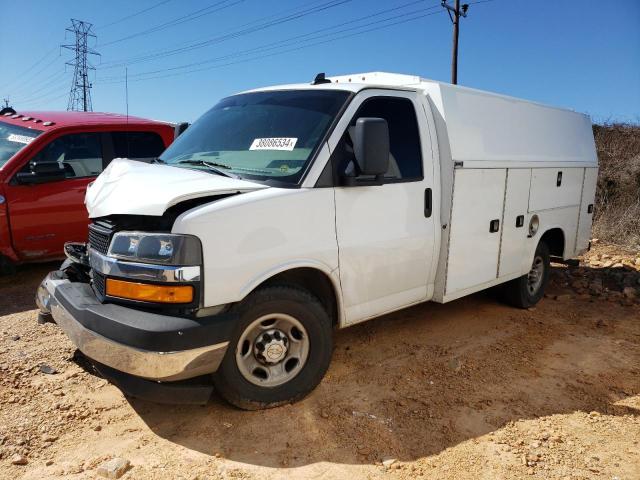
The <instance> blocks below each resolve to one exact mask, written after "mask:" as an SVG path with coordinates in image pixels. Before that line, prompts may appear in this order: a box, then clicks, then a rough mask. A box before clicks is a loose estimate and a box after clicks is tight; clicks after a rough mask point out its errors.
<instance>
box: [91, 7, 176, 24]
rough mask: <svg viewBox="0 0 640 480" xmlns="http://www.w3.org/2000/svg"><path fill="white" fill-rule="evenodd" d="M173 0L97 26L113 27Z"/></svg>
mask: <svg viewBox="0 0 640 480" xmlns="http://www.w3.org/2000/svg"><path fill="white" fill-rule="evenodd" d="M171 1H172V0H163V1H162V2H158V3H156V4H155V5H152V6H150V7H148V8H145V9H143V10H140V11H139V12H136V13H132V14H131V15H126V16H124V17H122V18H120V19H118V20H115V21H113V22H111V23H107V24H106V25H100V26H99V27H96V30H102V29H104V28H107V27H112V26H113V25H117V24H119V23H122V22H125V21H127V20H129V19H131V18H133V17H137V16H138V15H142V14H143V13H147V12H149V11H151V10H153V9H155V8H158V7H160V6H162V5H164V4H165V3H169V2H171Z"/></svg>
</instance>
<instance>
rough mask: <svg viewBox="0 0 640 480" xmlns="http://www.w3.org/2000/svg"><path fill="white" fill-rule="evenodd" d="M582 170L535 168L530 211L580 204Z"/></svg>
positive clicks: (532, 179) (532, 178)
mask: <svg viewBox="0 0 640 480" xmlns="http://www.w3.org/2000/svg"><path fill="white" fill-rule="evenodd" d="M582 171H583V169H582V168H535V169H533V173H532V174H531V195H530V197H529V211H530V212H538V211H540V210H549V209H551V208H561V207H573V206H577V205H579V204H580V192H581V191H582Z"/></svg>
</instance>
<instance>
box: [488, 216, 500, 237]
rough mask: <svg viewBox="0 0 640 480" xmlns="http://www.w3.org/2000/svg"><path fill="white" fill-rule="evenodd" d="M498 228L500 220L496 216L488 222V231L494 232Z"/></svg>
mask: <svg viewBox="0 0 640 480" xmlns="http://www.w3.org/2000/svg"><path fill="white" fill-rule="evenodd" d="M498 230H500V220H498V219H497V218H496V219H495V220H491V221H490V222H489V233H495V232H497V231H498Z"/></svg>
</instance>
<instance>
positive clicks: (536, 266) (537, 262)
mask: <svg viewBox="0 0 640 480" xmlns="http://www.w3.org/2000/svg"><path fill="white" fill-rule="evenodd" d="M543 279H544V260H543V259H542V257H541V256H539V255H538V256H536V258H534V259H533V265H531V270H530V271H529V274H528V275H527V289H528V290H529V294H531V295H535V294H536V293H537V292H538V290H539V289H540V286H541V285H542V280H543Z"/></svg>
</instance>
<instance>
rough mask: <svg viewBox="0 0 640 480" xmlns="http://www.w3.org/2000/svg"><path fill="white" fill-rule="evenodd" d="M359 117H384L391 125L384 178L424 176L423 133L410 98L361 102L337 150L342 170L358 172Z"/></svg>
mask: <svg viewBox="0 0 640 480" xmlns="http://www.w3.org/2000/svg"><path fill="white" fill-rule="evenodd" d="M360 117H377V118H384V119H385V120H386V121H387V124H388V125H389V147H390V152H389V169H388V170H387V173H386V174H385V181H386V182H388V183H391V182H394V181H405V182H407V181H412V180H421V179H422V154H421V150H420V133H419V129H418V119H417V117H416V112H415V108H414V106H413V102H412V101H411V100H409V99H408V98H399V97H373V98H370V99H368V100H365V102H364V103H363V104H362V106H361V107H360V109H359V110H358V112H357V113H356V114H355V115H354V117H353V119H352V120H351V123H350V124H349V127H348V128H347V131H346V132H345V133H344V135H343V136H342V138H341V140H340V142H339V143H338V145H337V147H336V151H335V155H336V157H334V161H335V162H336V164H337V165H338V172H339V173H340V174H343V173H346V174H347V175H350V174H357V168H358V167H357V163H356V161H355V156H354V154H353V135H354V132H355V124H356V120H357V119H358V118H360Z"/></svg>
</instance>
